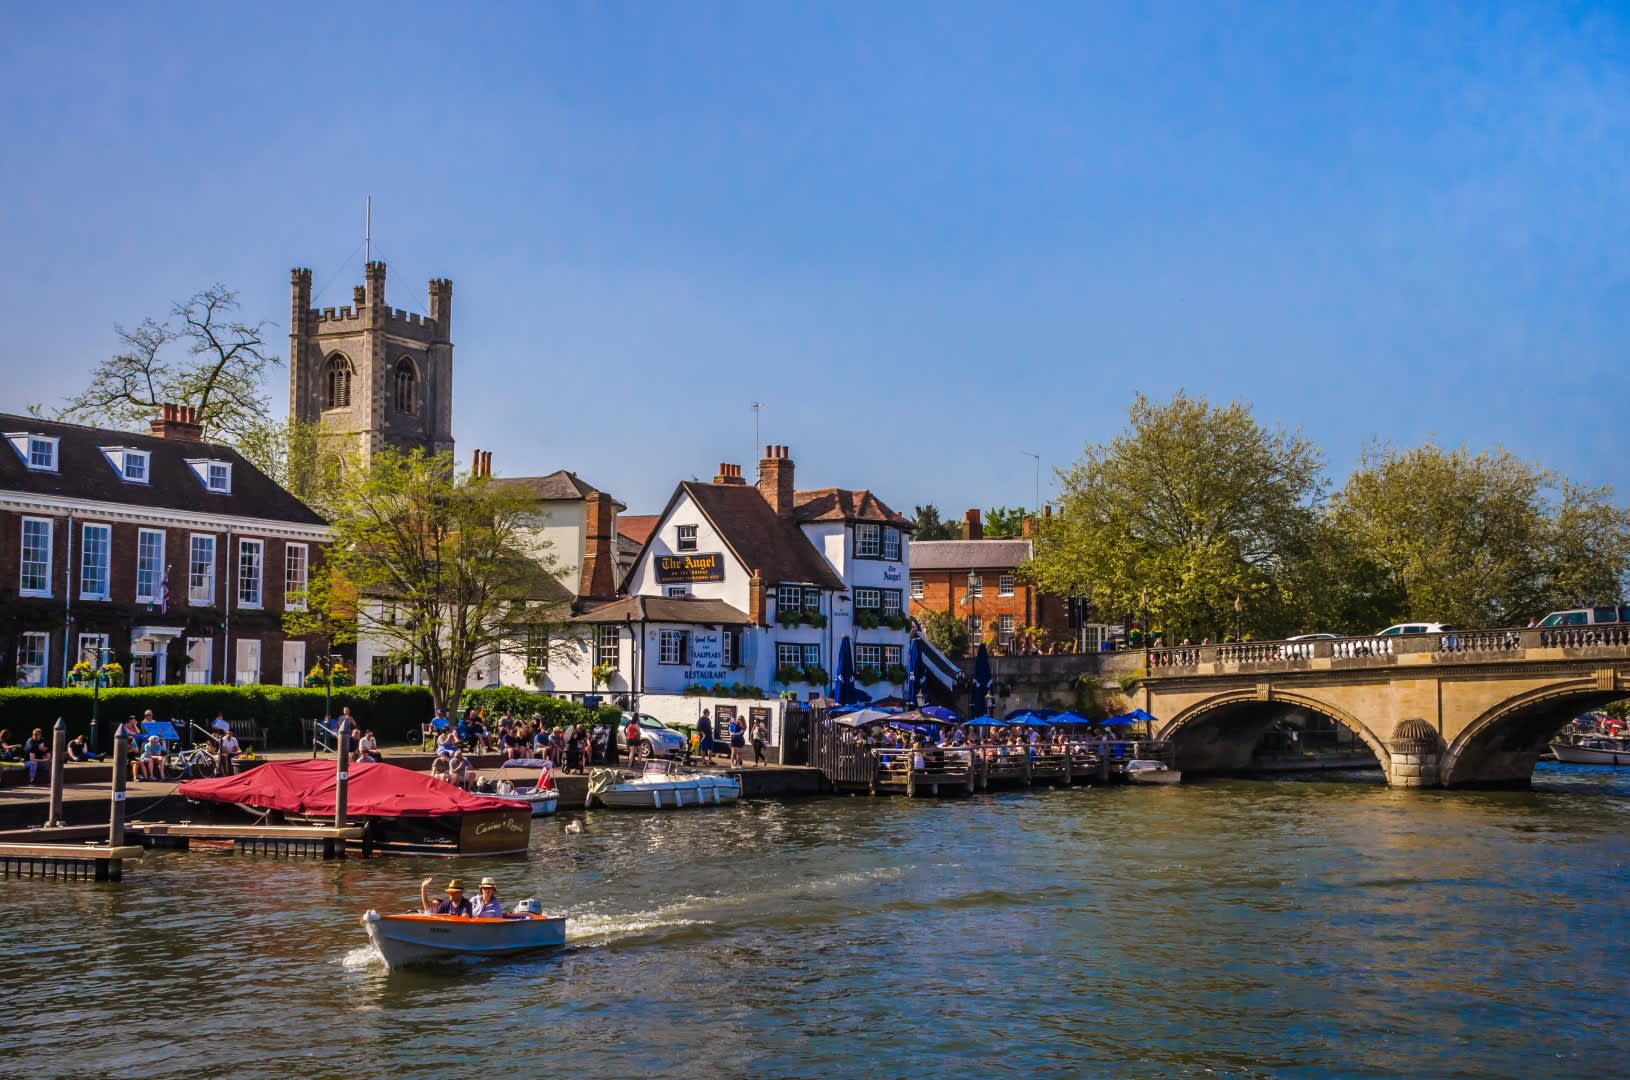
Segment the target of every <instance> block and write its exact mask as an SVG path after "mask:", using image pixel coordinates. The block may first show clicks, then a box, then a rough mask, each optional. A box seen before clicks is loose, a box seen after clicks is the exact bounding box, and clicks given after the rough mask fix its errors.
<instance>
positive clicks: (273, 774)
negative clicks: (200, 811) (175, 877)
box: [181, 759, 516, 817]
mask: <svg viewBox="0 0 1630 1080" xmlns="http://www.w3.org/2000/svg"><path fill="white" fill-rule="evenodd" d="M334 770H335V765H334V762H333V761H329V760H321V759H313V760H304V761H268V762H267V763H266V764H264V765H257V766H255V767H254V768H253V769H250V770H248V771H247V772H241V773H238V774H237V775H235V776H221V777H216V778H215V779H213V780H188V781H187V782H186V783H184V784H182V785H181V794H183V795H185V796H186V797H187V798H189V799H203V800H205V801H208V802H223V803H236V804H244V805H249V806H254V807H262V808H267V809H271V810H281V811H283V812H284V813H286V814H332V813H333V812H334V784H335V776H334ZM515 806H516V804H515V803H514V802H511V801H505V800H503V799H489V798H487V797H485V796H482V795H471V794H469V793H468V792H465V791H461V790H460V789H458V788H456V787H454V786H453V785H452V784H449V783H446V782H445V781H442V780H435V779H432V778H431V777H430V776H429V775H427V774H425V773H417V772H413V771H412V770H410V769H404V768H401V767H400V766H397V765H387V764H385V763H383V762H361V763H359V764H356V765H352V766H351V774H350V780H349V782H348V783H347V785H346V794H345V809H346V813H347V814H354V815H356V816H358V817H445V816H446V815H449V814H471V813H476V812H478V811H484V810H514V809H515Z"/></svg>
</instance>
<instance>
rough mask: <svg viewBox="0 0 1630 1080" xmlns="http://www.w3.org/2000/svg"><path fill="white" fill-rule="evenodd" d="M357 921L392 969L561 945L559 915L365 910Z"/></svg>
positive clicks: (562, 919) (563, 935) (561, 918)
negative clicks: (471, 915)
mask: <svg viewBox="0 0 1630 1080" xmlns="http://www.w3.org/2000/svg"><path fill="white" fill-rule="evenodd" d="M362 925H363V926H364V927H366V928H367V930H368V940H369V941H371V942H372V943H373V946H374V948H375V949H377V950H378V951H379V955H380V956H382V957H384V959H385V964H386V966H387V967H393V968H396V967H405V966H407V965H409V964H424V963H434V962H435V961H438V960H451V959H454V958H457V957H460V956H512V955H514V954H516V953H525V952H532V951H535V950H538V949H550V948H556V947H558V946H561V945H564V944H566V917H565V916H564V915H506V916H504V917H503V918H501V919H466V918H462V917H459V916H455V915H381V914H379V912H377V911H369V912H368V913H366V914H365V915H363V916H362Z"/></svg>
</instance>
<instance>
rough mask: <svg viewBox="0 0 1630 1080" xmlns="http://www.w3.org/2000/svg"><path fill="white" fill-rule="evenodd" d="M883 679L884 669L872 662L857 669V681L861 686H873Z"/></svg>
mask: <svg viewBox="0 0 1630 1080" xmlns="http://www.w3.org/2000/svg"><path fill="white" fill-rule="evenodd" d="M882 681H883V669H882V668H880V667H875V666H873V665H871V664H865V665H862V666H861V667H858V668H856V669H855V682H857V683H859V684H860V685H861V686H871V685H873V684H874V683H880V682H882Z"/></svg>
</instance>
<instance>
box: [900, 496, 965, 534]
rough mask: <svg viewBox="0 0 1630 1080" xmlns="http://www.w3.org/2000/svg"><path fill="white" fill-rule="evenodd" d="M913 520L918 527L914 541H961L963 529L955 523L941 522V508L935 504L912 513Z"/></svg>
mask: <svg viewBox="0 0 1630 1080" xmlns="http://www.w3.org/2000/svg"><path fill="white" fill-rule="evenodd" d="M911 520H912V522H913V523H914V524H915V525H916V527H917V528H916V531H915V532H913V533H912V537H911V538H912V539H913V540H960V539H962V528H961V526H960V525H958V524H957V523H956V522H954V521H942V520H940V511H939V507H937V506H935V505H934V504H933V503H929V504H928V505H927V506H919V507H917V508H915V509H914V510H913V511H912V514H911Z"/></svg>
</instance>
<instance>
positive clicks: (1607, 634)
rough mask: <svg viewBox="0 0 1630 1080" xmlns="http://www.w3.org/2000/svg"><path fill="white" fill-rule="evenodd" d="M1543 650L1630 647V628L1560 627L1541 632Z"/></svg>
mask: <svg viewBox="0 0 1630 1080" xmlns="http://www.w3.org/2000/svg"><path fill="white" fill-rule="evenodd" d="M1539 644H1540V648H1542V649H1590V648H1599V647H1601V646H1603V645H1613V646H1620V647H1623V646H1625V645H1630V626H1624V625H1619V626H1558V627H1553V628H1550V629H1546V630H1541V631H1540V632H1539Z"/></svg>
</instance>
